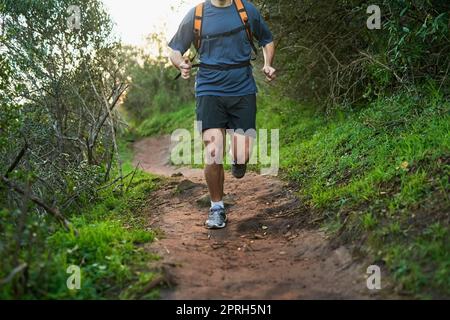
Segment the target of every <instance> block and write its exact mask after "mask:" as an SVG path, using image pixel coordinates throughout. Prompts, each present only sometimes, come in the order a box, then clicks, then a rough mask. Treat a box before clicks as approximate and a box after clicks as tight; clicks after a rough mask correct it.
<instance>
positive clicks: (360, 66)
mask: <svg viewBox="0 0 450 320" xmlns="http://www.w3.org/2000/svg"><path fill="white" fill-rule="evenodd" d="M255 3H257V4H259V5H260V6H261V9H262V11H263V12H264V14H265V17H266V19H267V21H268V23H269V24H270V26H271V28H272V29H273V31H274V33H275V39H276V42H277V48H278V51H277V65H278V67H279V68H280V69H281V72H280V81H282V84H283V85H282V86H281V87H280V88H281V90H282V91H283V92H285V93H289V94H290V95H291V96H292V97H294V98H298V99H302V100H303V101H305V100H306V101H311V100H313V101H319V102H323V101H325V102H327V103H326V106H328V107H331V106H338V105H339V106H344V107H345V106H349V105H352V106H353V107H354V106H355V103H358V104H360V105H364V104H366V102H368V101H370V100H371V99H373V98H377V97H379V96H382V95H384V94H386V93H389V92H393V91H395V90H397V89H398V88H399V87H402V88H405V87H407V86H410V85H412V84H420V83H423V82H424V81H427V80H428V79H434V80H435V81H436V82H437V83H439V89H440V90H441V91H443V92H444V93H445V94H446V95H448V94H449V88H450V85H449V83H450V82H449V77H448V75H449V67H450V39H449V12H450V4H449V2H448V1H446V0H434V1H423V0H413V1H404V0H395V1H392V0H385V1H381V2H379V3H378V4H379V6H380V9H381V14H382V29H381V30H369V29H368V28H367V27H366V20H367V19H368V18H369V14H367V13H366V9H367V8H368V6H369V5H371V4H373V3H372V2H370V1H359V0H350V1H348V0H345V1H344V0H335V1H329V0H320V1H310V0H305V1H295V2H292V1H278V0H268V1H263V0H257V1H255Z"/></svg>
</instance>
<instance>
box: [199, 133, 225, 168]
mask: <svg viewBox="0 0 450 320" xmlns="http://www.w3.org/2000/svg"><path fill="white" fill-rule="evenodd" d="M224 138H225V137H224V130H222V129H208V130H205V132H203V142H204V144H205V161H206V164H208V165H211V164H223V156H224Z"/></svg>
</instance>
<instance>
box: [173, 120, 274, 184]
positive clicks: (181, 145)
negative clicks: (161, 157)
mask: <svg viewBox="0 0 450 320" xmlns="http://www.w3.org/2000/svg"><path fill="white" fill-rule="evenodd" d="M194 126H195V128H196V129H198V130H194V137H192V134H191V132H190V131H189V130H187V129H177V130H175V131H174V132H173V133H172V136H171V143H172V148H171V155H170V160H171V163H172V164H174V165H202V164H232V163H237V164H244V163H248V164H254V165H259V167H260V173H261V174H262V175H272V176H276V175H278V171H279V166H280V154H279V136H280V134H279V131H280V130H279V129H271V130H268V129H259V130H258V131H256V130H254V129H249V130H247V131H245V132H244V131H243V130H241V129H238V130H233V129H227V130H226V131H225V132H223V131H221V130H219V129H217V130H205V132H204V133H203V136H202V134H200V132H202V131H203V130H202V122H201V121H196V122H195V124H194Z"/></svg>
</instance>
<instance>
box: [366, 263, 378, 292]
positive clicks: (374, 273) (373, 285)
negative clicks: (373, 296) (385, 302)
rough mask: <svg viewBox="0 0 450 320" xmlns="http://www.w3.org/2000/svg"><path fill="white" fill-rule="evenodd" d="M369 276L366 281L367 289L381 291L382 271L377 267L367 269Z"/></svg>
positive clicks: (372, 266)
mask: <svg viewBox="0 0 450 320" xmlns="http://www.w3.org/2000/svg"><path fill="white" fill-rule="evenodd" d="M367 274H369V276H368V277H367V280H366V285H367V289H369V290H380V289H381V269H380V267H379V266H377V265H371V266H369V267H367Z"/></svg>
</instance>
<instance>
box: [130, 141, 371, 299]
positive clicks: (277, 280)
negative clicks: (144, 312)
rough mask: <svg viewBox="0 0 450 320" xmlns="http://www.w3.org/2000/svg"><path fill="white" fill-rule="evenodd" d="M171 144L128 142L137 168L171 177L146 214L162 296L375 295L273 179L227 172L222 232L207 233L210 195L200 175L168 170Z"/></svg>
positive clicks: (343, 252)
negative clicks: (167, 285)
mask: <svg viewBox="0 0 450 320" xmlns="http://www.w3.org/2000/svg"><path fill="white" fill-rule="evenodd" d="M169 141H170V140H169V138H168V137H158V138H148V139H144V140H141V141H138V142H136V143H135V145H134V149H135V159H134V162H135V164H137V163H140V165H141V166H142V167H143V168H144V170H146V171H148V172H152V173H156V174H160V175H165V176H168V177H171V178H170V179H169V181H170V182H169V183H168V184H167V185H166V186H165V187H164V188H162V189H161V190H159V191H158V192H156V193H155V194H153V196H152V199H151V201H150V207H149V208H148V209H147V210H148V215H149V219H150V224H151V226H152V227H153V228H158V229H160V230H161V231H162V232H163V237H161V239H159V240H158V241H155V242H154V243H153V244H152V245H151V246H150V248H149V250H152V251H153V252H156V253H158V254H159V255H161V256H162V260H161V267H162V268H163V269H164V272H165V273H166V274H167V277H168V278H169V279H170V282H171V283H172V284H173V286H172V288H171V289H166V290H164V291H163V292H162V298H163V299H334V298H337V299H353V298H357V299H360V298H362V299H366V298H373V297H374V296H373V295H371V292H369V290H368V289H367V288H366V280H365V268H364V266H363V265H360V264H358V263H356V262H355V261H354V259H353V258H352V256H351V254H350V252H349V251H348V250H347V249H346V248H345V247H339V248H337V249H333V248H332V247H331V246H330V244H329V242H328V241H327V239H326V237H325V235H324V234H323V233H322V232H320V231H318V230H314V229H312V230H311V228H306V227H305V226H302V223H301V221H302V217H301V215H302V213H299V208H300V207H301V205H300V203H299V200H298V199H297V198H296V197H295V196H294V195H293V194H292V192H291V191H290V190H289V188H288V187H287V186H286V185H285V183H283V182H281V181H279V180H277V179H275V178H273V177H267V176H260V175H257V174H256V173H249V174H248V175H247V176H246V177H245V178H244V179H243V180H236V179H234V178H233V177H232V176H231V175H230V174H229V173H227V174H226V181H225V185H226V187H225V192H226V194H227V195H228V196H227V199H228V202H229V203H230V204H231V206H229V208H228V217H229V223H228V227H227V228H226V229H223V230H215V231H210V230H206V229H205V228H204V227H203V223H204V221H205V218H206V215H207V211H208V207H204V206H201V205H199V204H198V203H197V200H198V199H199V198H201V197H202V196H204V195H206V194H207V193H208V192H207V187H206V185H205V181H204V178H203V173H202V171H201V170H198V169H190V168H181V169H179V168H174V167H171V166H170V165H169V164H168V163H169V155H170V142H169ZM176 173H182V174H183V175H182V176H180V175H178V177H173V175H174V174H176ZM294 212H296V216H295V217H294V216H293V215H294V214H293V213H294ZM303 220H305V219H303ZM375 297H376V296H375Z"/></svg>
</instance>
